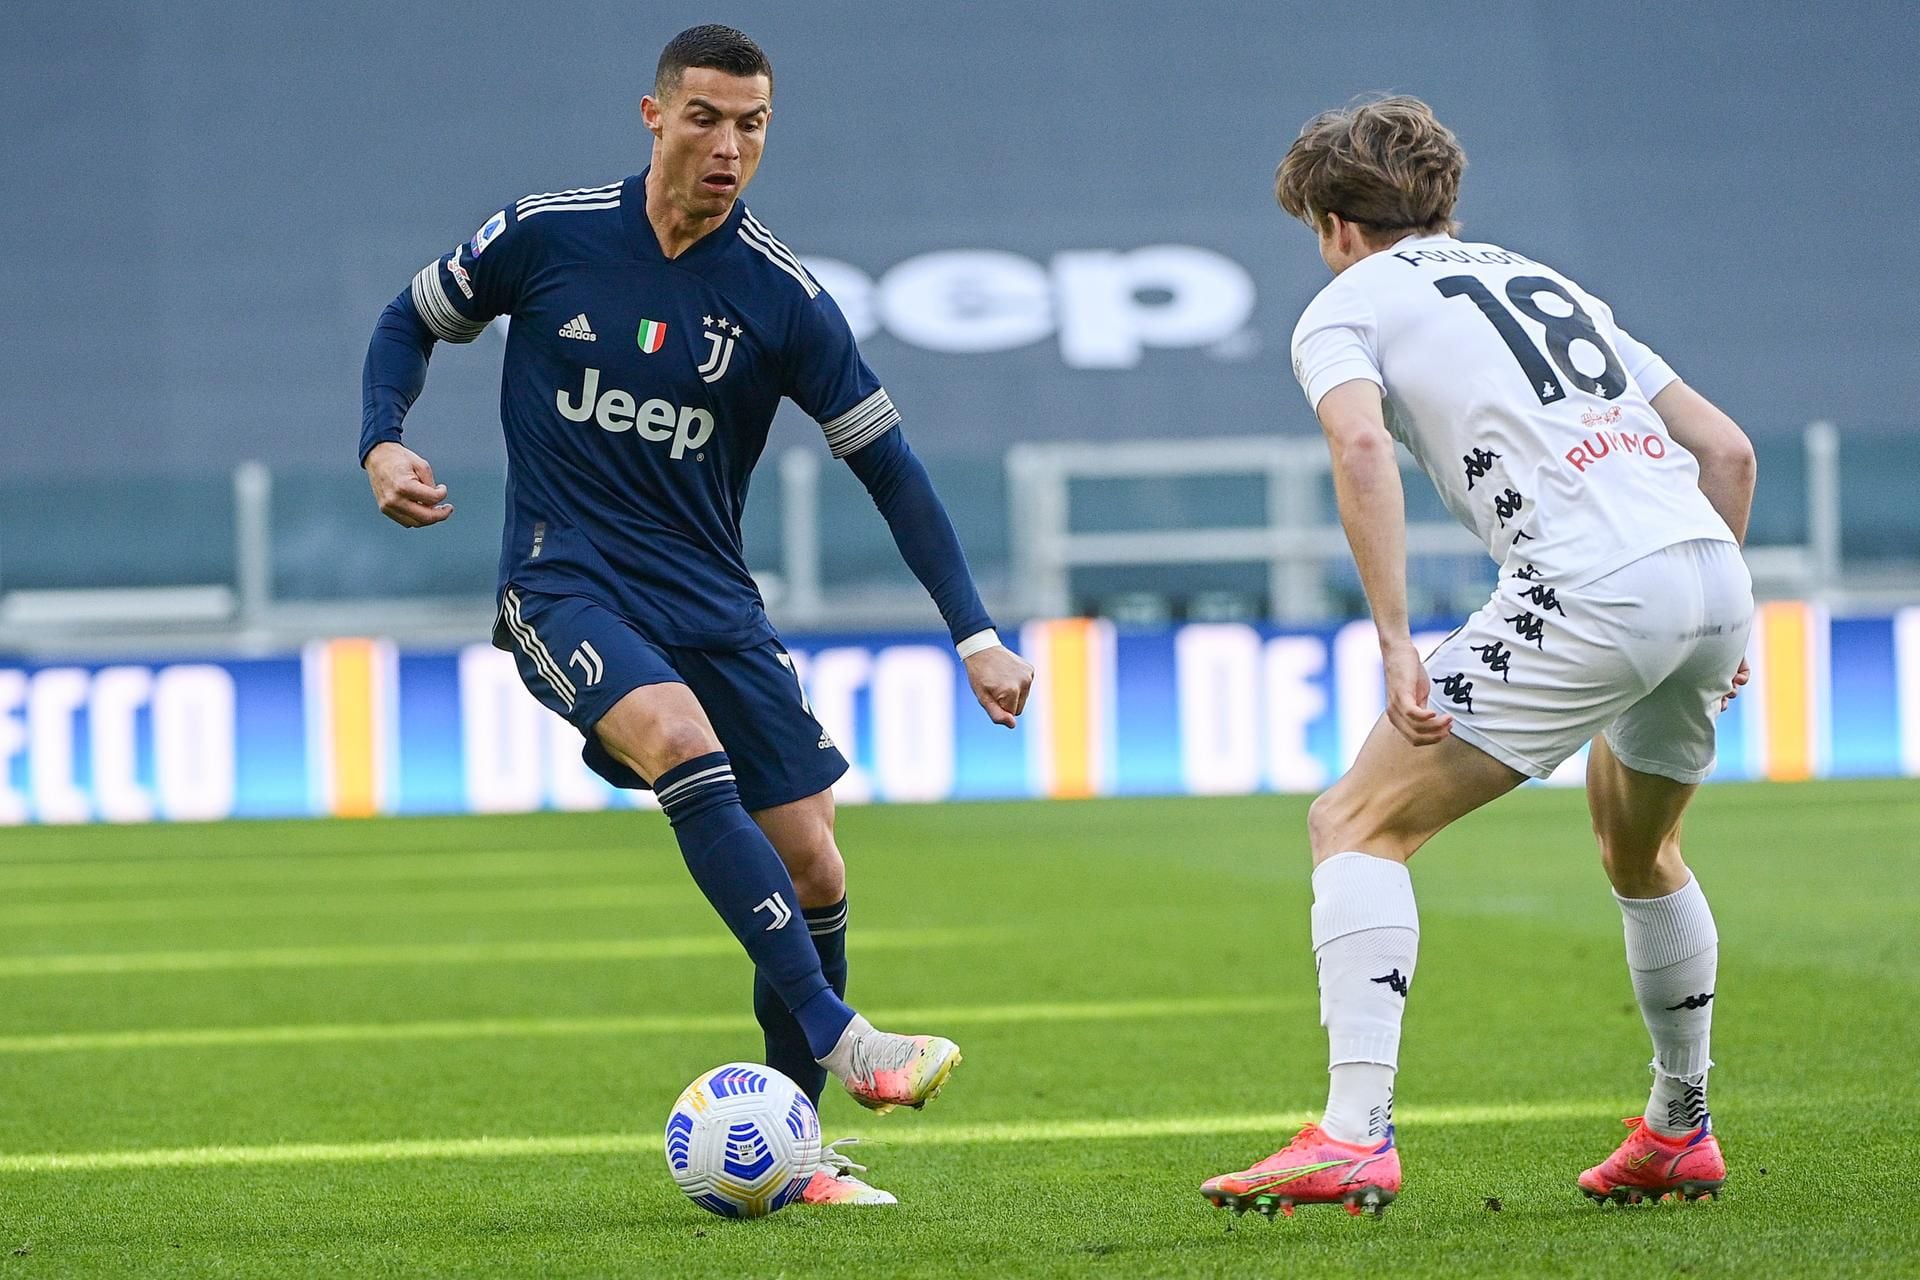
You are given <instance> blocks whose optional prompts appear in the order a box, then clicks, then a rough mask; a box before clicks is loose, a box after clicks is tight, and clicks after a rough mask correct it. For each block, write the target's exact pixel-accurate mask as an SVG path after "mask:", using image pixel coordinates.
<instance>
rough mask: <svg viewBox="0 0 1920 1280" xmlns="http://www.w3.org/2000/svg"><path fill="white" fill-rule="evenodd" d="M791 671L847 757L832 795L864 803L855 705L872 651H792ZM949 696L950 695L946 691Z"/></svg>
mask: <svg viewBox="0 0 1920 1280" xmlns="http://www.w3.org/2000/svg"><path fill="white" fill-rule="evenodd" d="M793 660H794V674H796V675H797V676H799V677H800V681H801V683H802V685H804V686H805V688H806V691H807V700H808V701H809V702H811V703H812V704H813V718H814V719H816V720H818V721H819V722H820V727H821V728H823V729H825V730H826V731H827V734H828V736H830V737H831V738H832V739H833V740H834V741H835V742H837V743H839V744H840V751H841V754H843V755H845V756H846V757H847V760H848V768H847V772H846V775H845V776H844V777H842V778H841V779H840V781H838V782H836V783H834V784H833V795H834V799H836V800H839V801H841V802H842V803H844V804H865V803H867V802H868V801H869V800H871V799H873V780H872V779H871V778H870V777H868V775H867V771H866V770H865V769H863V768H861V767H860V764H859V762H858V760H857V758H856V754H855V753H856V752H857V751H858V750H859V742H860V737H859V734H858V733H857V731H856V730H857V727H858V723H859V712H858V708H857V705H856V702H857V699H858V697H859V693H860V690H861V689H862V688H864V687H865V686H866V683H867V681H868V679H869V678H870V677H871V675H872V673H873V655H872V653H871V652H869V651H868V650H866V649H853V648H846V649H822V650H820V651H819V652H817V653H814V654H812V655H811V656H808V655H804V654H798V653H796V654H794V655H793ZM949 696H951V695H949Z"/></svg>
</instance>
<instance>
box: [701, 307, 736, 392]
mask: <svg viewBox="0 0 1920 1280" xmlns="http://www.w3.org/2000/svg"><path fill="white" fill-rule="evenodd" d="M700 323H701V324H703V325H705V326H706V328H707V342H708V344H709V345H708V347H707V358H706V359H705V360H702V361H701V362H700V367H699V368H698V369H696V370H694V372H696V373H698V374H699V375H700V381H702V382H718V381H720V379H722V378H724V377H726V376H727V366H728V365H730V364H732V363H733V344H734V340H735V339H736V338H738V337H739V336H740V332H741V330H740V326H739V325H737V324H734V323H732V322H731V321H729V320H728V319H727V318H726V317H725V316H721V317H720V319H719V320H718V321H717V322H716V321H715V320H714V318H713V317H712V316H701V317H700Z"/></svg>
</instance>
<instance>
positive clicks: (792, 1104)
mask: <svg viewBox="0 0 1920 1280" xmlns="http://www.w3.org/2000/svg"><path fill="white" fill-rule="evenodd" d="M819 1164H820V1117H819V1115H818V1114H816V1113H815V1111H814V1109H813V1103H812V1102H811V1101H810V1100H809V1099H808V1098H807V1095H806V1094H804V1093H802V1092H801V1091H800V1086H799V1085H797V1084H795V1083H794V1082H793V1081H791V1080H789V1079H787V1078H786V1077H785V1076H783V1075H781V1074H780V1073H779V1072H778V1071H775V1070H774V1069H773V1068H772V1067H765V1066H761V1065H760V1064H759V1063H757V1062H729V1063H727V1064H726V1065H725V1066H722V1067H715V1068H714V1069H713V1070H711V1071H709V1072H707V1073H706V1074H705V1075H703V1076H701V1077H700V1078H699V1079H697V1080H695V1081H694V1082H693V1083H692V1084H690V1085H688V1086H687V1087H686V1088H685V1089H684V1090H682V1091H681V1093H680V1097H679V1098H678V1099H676V1100H675V1102H674V1104H673V1110H672V1112H670V1113H669V1114H668V1116H667V1169H668V1171H669V1172H671V1173H672V1174H673V1180H674V1182H676V1183H678V1184H679V1187H680V1189H681V1190H682V1191H684V1192H686V1193H687V1198H688V1199H689V1200H691V1201H693V1202H694V1203H695V1204H697V1205H699V1206H700V1207H701V1208H702V1209H706V1210H709V1211H710V1212H713V1213H717V1214H719V1215H721V1216H722V1217H726V1218H761V1217H765V1216H766V1215H767V1214H769V1213H774V1212H777V1211H778V1210H781V1209H784V1208H786V1207H787V1206H788V1205H790V1204H792V1203H793V1202H794V1201H795V1200H798V1199H799V1198H800V1193H801V1191H803V1190H805V1188H806V1185H807V1182H808V1180H809V1179H810V1178H812V1177H813V1173H814V1170H815V1169H816V1168H817V1167H818V1166H819Z"/></svg>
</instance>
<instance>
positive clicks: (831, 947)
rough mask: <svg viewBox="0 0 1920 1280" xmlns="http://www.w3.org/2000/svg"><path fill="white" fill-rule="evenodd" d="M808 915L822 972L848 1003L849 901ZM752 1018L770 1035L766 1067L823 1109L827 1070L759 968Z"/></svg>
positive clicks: (755, 975) (815, 908)
mask: <svg viewBox="0 0 1920 1280" xmlns="http://www.w3.org/2000/svg"><path fill="white" fill-rule="evenodd" d="M803 914H804V915H805V916H806V918H807V932H808V934H810V935H811V936H812V937H813V949H814V950H815V951H817V952H818V953H819V955H820V972H821V973H823V974H825V975H826V978H827V983H828V985H829V986H831V987H832V988H833V993H834V994H835V995H837V996H840V997H842V998H843V999H844V998H845V996H846V994H847V900H846V899H845V898H842V899H840V901H838V902H836V903H834V904H833V905H832V906H830V907H808V908H807V909H806V910H805V911H804V912H803ZM753 1016H754V1017H756V1018H758V1019H759V1020H760V1029H761V1030H762V1031H763V1032H765V1033H766V1037H767V1065H768V1066H770V1067H772V1068H773V1069H774V1070H775V1071H778V1072H780V1073H781V1074H783V1075H785V1076H786V1077H787V1078H788V1079H789V1080H791V1081H793V1082H794V1083H795V1084H797V1085H799V1086H800V1088H801V1090H802V1091H804V1092H805V1093H806V1095H807V1096H808V1097H809V1098H811V1099H813V1103H814V1105H815V1106H819V1105H820V1093H821V1091H822V1090H823V1089H825V1088H826V1085H827V1069H826V1068H825V1067H823V1066H821V1065H820V1064H819V1063H818V1062H816V1061H814V1056H815V1055H814V1053H813V1048H812V1046H811V1045H809V1044H808V1043H807V1036H806V1033H805V1032H804V1031H802V1030H801V1029H800V1024H799V1023H798V1022H795V1021H794V1019H793V1015H792V1014H791V1013H788V1012H787V1006H786V1005H785V1004H784V1003H783V1002H782V1001H781V999H780V993H779V992H778V991H775V990H774V989H773V984H772V983H771V982H768V981H767V977H766V975H765V974H763V973H761V972H760V971H758V970H755V971H754V975H753Z"/></svg>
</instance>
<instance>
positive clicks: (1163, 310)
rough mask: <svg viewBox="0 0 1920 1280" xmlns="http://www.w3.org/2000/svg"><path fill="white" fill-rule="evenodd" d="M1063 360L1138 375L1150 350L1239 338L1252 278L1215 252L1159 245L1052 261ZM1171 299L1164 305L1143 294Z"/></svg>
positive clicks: (1071, 255) (1248, 306) (1250, 297)
mask: <svg viewBox="0 0 1920 1280" xmlns="http://www.w3.org/2000/svg"><path fill="white" fill-rule="evenodd" d="M1053 275H1054V280H1055V282H1056V284H1057V286H1058V291H1059V297H1060V356H1061V358H1062V359H1064V360H1065V361H1066V362H1067V363H1068V364H1070V365H1072V366H1073V367H1074V368H1076V369H1131V368H1132V367H1133V366H1134V365H1137V364H1139V363H1140V357H1141V349H1142V348H1143V347H1202V346H1206V345H1208V344H1210V343H1214V342H1219V341H1220V340H1221V339H1223V338H1227V337H1230V336H1232V335H1233V334H1236V333H1238V332H1240V327H1241V326H1242V325H1244V324H1245V323H1246V322H1247V317H1248V316H1250V315H1252V314H1253V279H1252V277H1250V276H1249V275H1248V274H1247V273H1246V271H1245V270H1243V269H1242V268H1241V266H1240V264H1239V263H1237V262H1234V261H1232V260H1231V259H1229V258H1223V257H1221V256H1220V255H1219V254H1217V253H1214V252H1212V251H1211V250H1208V249H1195V248H1192V247H1190V246H1187V245H1179V244H1165V245H1153V246H1151V247H1149V248H1145V249H1135V250H1134V251H1133V252H1132V253H1063V254H1061V255H1060V256H1059V257H1057V258H1055V259H1054V260H1053ZM1149 293H1164V294H1166V295H1167V300H1166V301H1164V302H1158V301H1156V302H1147V301H1144V300H1143V295H1146V294H1149Z"/></svg>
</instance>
